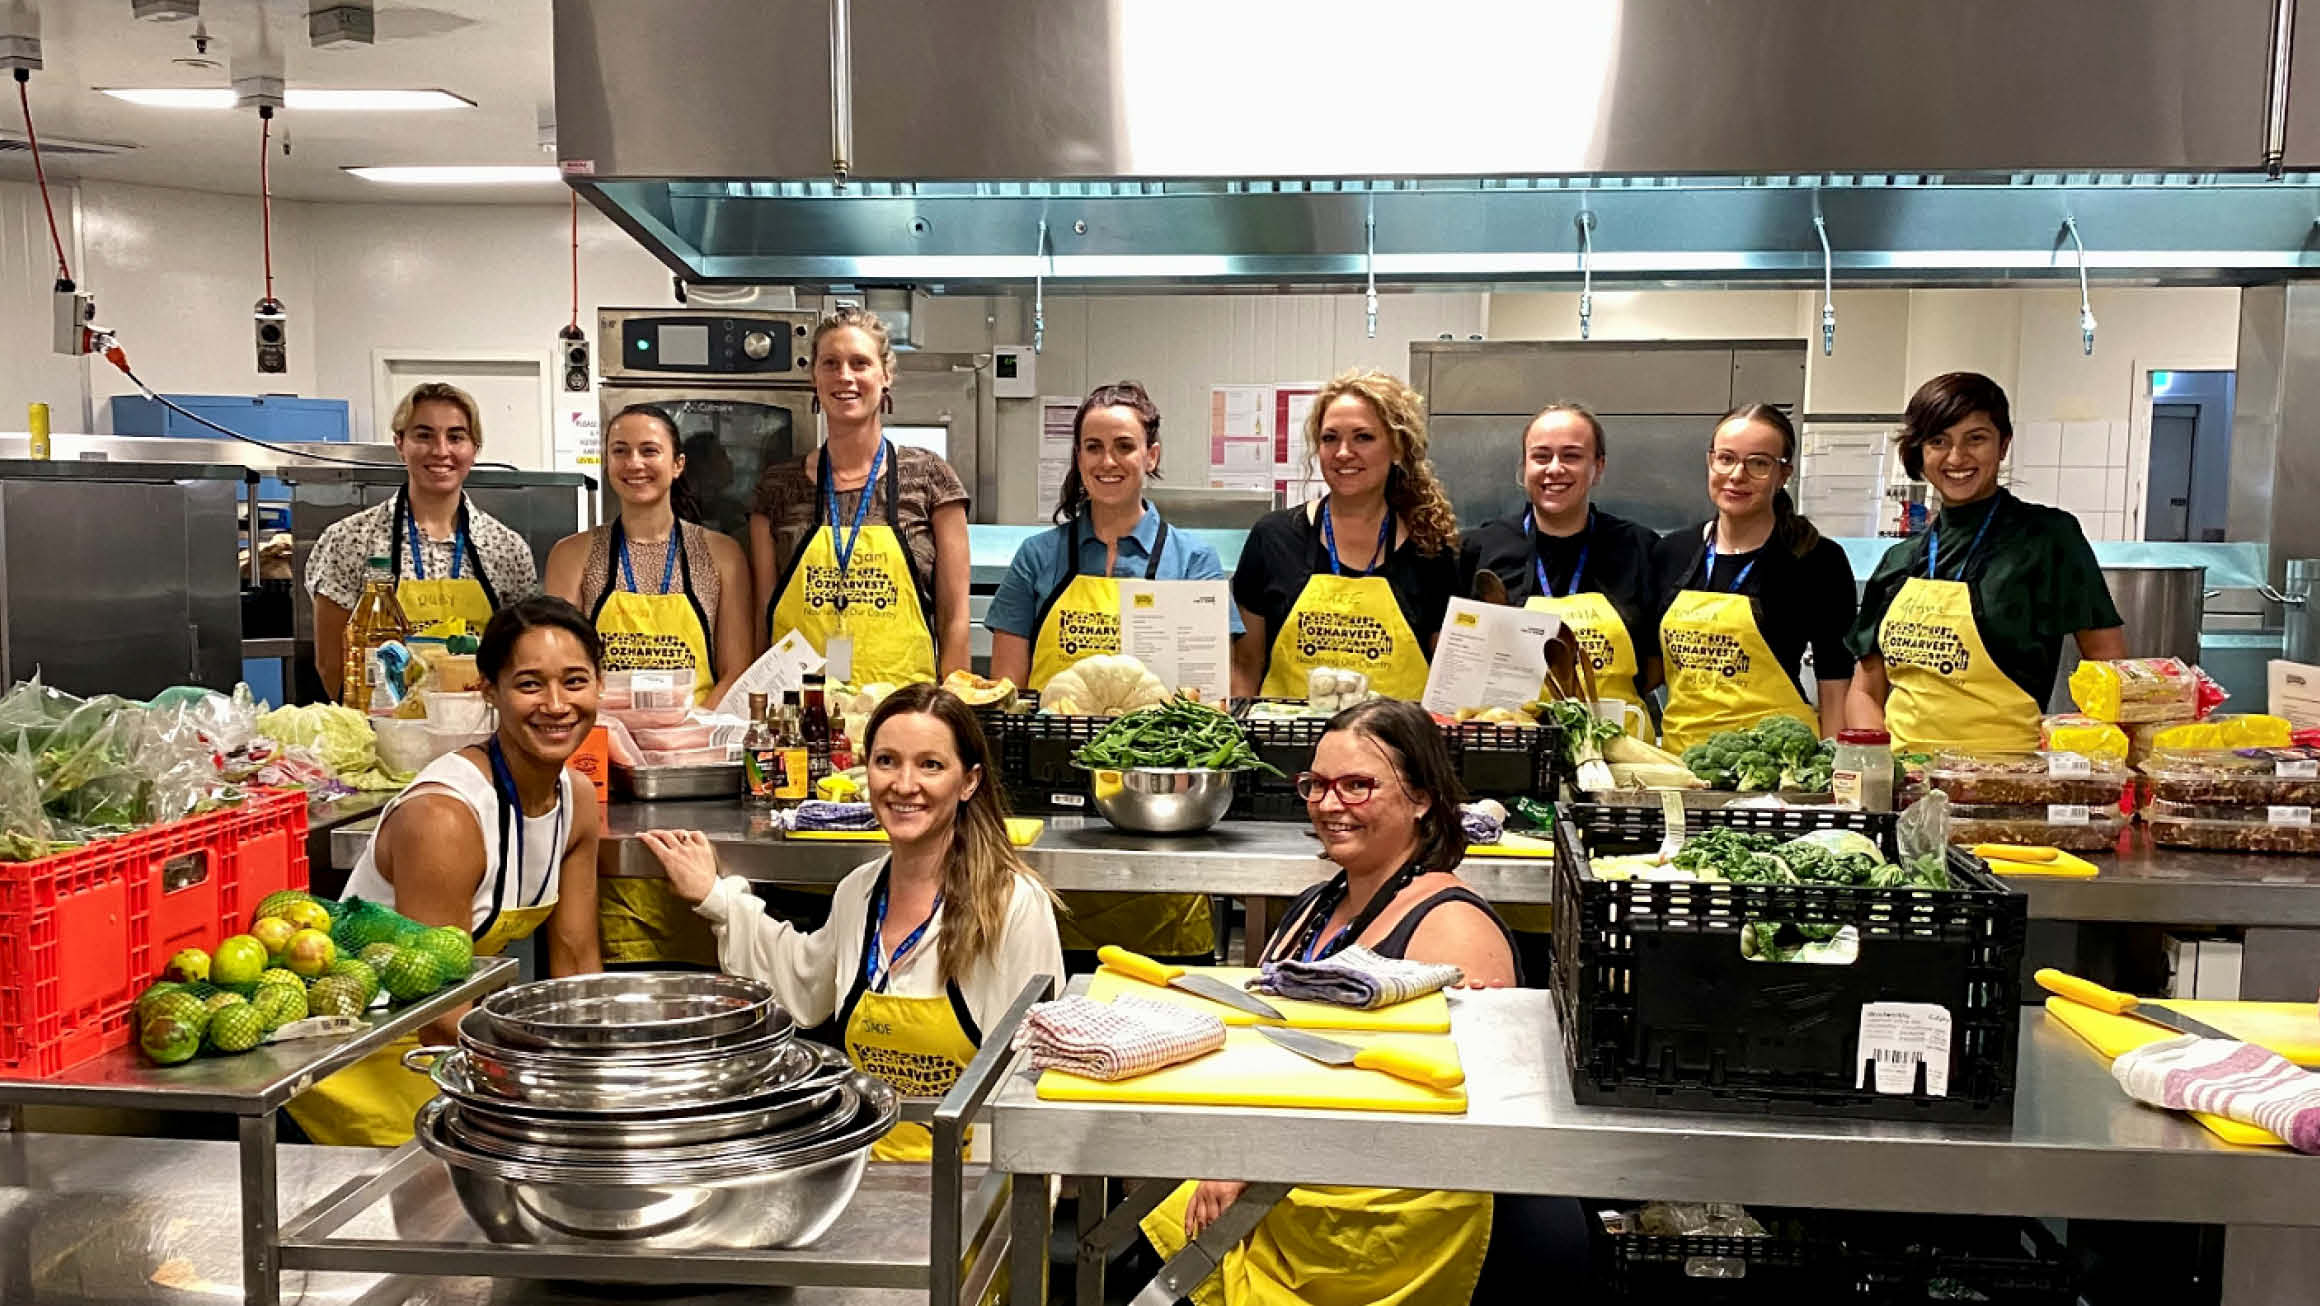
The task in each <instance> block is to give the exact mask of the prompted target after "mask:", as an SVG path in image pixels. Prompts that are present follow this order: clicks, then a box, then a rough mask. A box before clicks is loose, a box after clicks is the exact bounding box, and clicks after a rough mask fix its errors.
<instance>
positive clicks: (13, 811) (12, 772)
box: [0, 747, 55, 862]
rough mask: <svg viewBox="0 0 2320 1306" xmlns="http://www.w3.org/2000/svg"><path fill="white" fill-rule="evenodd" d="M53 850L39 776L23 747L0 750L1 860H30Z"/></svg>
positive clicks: (51, 832) (51, 835) (51, 834)
mask: <svg viewBox="0 0 2320 1306" xmlns="http://www.w3.org/2000/svg"><path fill="white" fill-rule="evenodd" d="M54 851H55V847H54V832H53V830H52V829H51V828H50V825H49V821H48V813H47V812H45V811H43V810H41V806H40V779H39V777H37V776H36V775H34V774H33V765H32V753H31V751H30V750H29V749H26V748H21V747H19V748H13V749H7V750H5V751H0V862H29V861H32V860H34V859H35V858H40V857H46V856H48V855H49V854H50V853H51V852H54Z"/></svg>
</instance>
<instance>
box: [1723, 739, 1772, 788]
mask: <svg viewBox="0 0 2320 1306" xmlns="http://www.w3.org/2000/svg"><path fill="white" fill-rule="evenodd" d="M1732 778H1733V779H1734V780H1735V781H1736V782H1737V787H1738V788H1741V789H1747V790H1762V791H1767V792H1769V791H1771V790H1774V789H1778V788H1780V759H1779V758H1777V757H1774V756H1773V755H1772V754H1770V753H1767V752H1765V751H1764V750H1762V749H1760V748H1759V749H1751V750H1749V751H1748V752H1745V753H1742V754H1741V755H1740V757H1739V760H1737V761H1735V762H1734V763H1733V764H1732Z"/></svg>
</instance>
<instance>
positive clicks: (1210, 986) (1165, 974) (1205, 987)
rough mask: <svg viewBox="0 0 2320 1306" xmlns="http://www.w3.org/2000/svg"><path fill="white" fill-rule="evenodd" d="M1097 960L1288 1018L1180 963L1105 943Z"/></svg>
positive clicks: (1265, 1015) (1259, 1013) (1132, 975)
mask: <svg viewBox="0 0 2320 1306" xmlns="http://www.w3.org/2000/svg"><path fill="white" fill-rule="evenodd" d="M1096 960H1097V961H1098V962H1100V963H1102V964H1103V965H1104V966H1105V967H1106V968H1108V969H1111V970H1115V971H1118V972H1119V973H1120V974H1122V975H1125V976H1127V977H1128V978H1129V979H1134V980H1142V981H1143V982H1145V983H1146V984H1154V985H1158V986H1160V987H1162V988H1171V989H1182V990H1184V991H1185V992H1186V993H1191V994H1196V995H1198V996H1200V997H1204V998H1207V999H1208V1000H1209V1001H1211V1002H1221V1003H1223V1004H1224V1005H1226V1006H1228V1007H1231V1008H1233V1009H1234V1010H1236V1011H1245V1012H1247V1013H1249V1014H1250V1015H1252V1016H1255V1017H1257V1018H1258V1019H1260V1020H1287V1019H1288V1017H1286V1016H1284V1015H1282V1014H1281V1009H1280V1008H1279V1007H1276V1006H1274V1005H1273V1004H1272V1003H1270V1002H1267V1001H1265V1000H1264V999H1263V998H1260V997H1257V996H1256V995H1255V994H1252V993H1244V992H1242V991H1241V990H1239V989H1236V988H1234V987H1233V986H1232V985H1230V984H1227V983H1225V982H1224V981H1223V980H1220V979H1216V978H1213V977H1211V976H1207V975H1194V974H1192V973H1191V972H1189V971H1187V970H1185V969H1184V968H1183V967H1182V966H1170V965H1167V964H1165V963H1162V962H1157V961H1154V960H1152V959H1151V958H1150V957H1147V956H1145V955H1144V954H1142V953H1140V952H1130V951H1128V950H1127V949H1126V948H1122V947H1118V946H1116V945H1113V944H1108V943H1107V944H1105V945H1104V946H1103V947H1101V948H1098V949H1096Z"/></svg>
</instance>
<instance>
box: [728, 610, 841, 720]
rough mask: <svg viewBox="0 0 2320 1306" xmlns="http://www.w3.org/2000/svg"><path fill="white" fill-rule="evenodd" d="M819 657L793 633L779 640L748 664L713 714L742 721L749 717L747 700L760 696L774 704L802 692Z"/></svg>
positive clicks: (812, 648) (804, 638)
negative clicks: (799, 690)
mask: <svg viewBox="0 0 2320 1306" xmlns="http://www.w3.org/2000/svg"><path fill="white" fill-rule="evenodd" d="M823 665H824V663H823V661H822V655H821V654H819V653H816V652H814V646H813V645H811V644H809V643H807V642H806V637H805V636H803V635H801V634H799V633H798V632H796V631H794V630H793V631H791V632H790V633H788V634H786V635H784V636H782V637H781V638H780V639H779V640H778V641H776V642H775V643H774V646H773V647H772V648H769V649H767V650H765V653H764V655H763V656H761V657H759V658H758V659H757V661H755V662H752V663H750V664H749V670H747V671H744V672H742V673H741V675H740V677H739V678H737V679H736V680H734V682H733V688H731V689H728V690H726V691H725V697H724V698H722V699H720V700H718V702H717V711H718V713H719V715H722V716H737V717H744V718H746V717H747V716H748V715H749V696H750V695H751V694H763V695H765V696H766V697H767V698H768V699H771V700H773V701H775V702H779V701H780V700H781V696H782V695H783V694H785V693H787V692H789V691H790V690H793V689H800V688H803V687H804V685H805V683H806V677H807V676H810V675H812V674H813V673H815V672H817V671H820V670H821V669H822V667H823Z"/></svg>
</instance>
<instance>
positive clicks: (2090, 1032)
mask: <svg viewBox="0 0 2320 1306" xmlns="http://www.w3.org/2000/svg"><path fill="white" fill-rule="evenodd" d="M2168 1005H2169V1006H2176V1005H2184V1006H2206V1007H2228V1006H2265V1007H2277V1006H2300V1005H2302V1004H2300V1003H2281V1002H2264V1003H2230V1002H2206V1003H2184V1004H2177V1003H2169V1004H2168ZM2046 1014H2047V1015H2049V1016H2052V1017H2054V1018H2055V1019H2056V1020H2059V1021H2061V1022H2062V1024H2063V1027H2064V1028H2065V1029H2068V1030H2069V1031H2070V1032H2071V1033H2073V1034H2076V1035H2078V1036H2079V1037H2080V1038H2083V1039H2085V1040H2086V1041H2087V1043H2088V1044H2089V1045H2091V1046H2092V1047H2093V1048H2094V1050H2095V1051H2096V1052H2098V1053H2100V1054H2101V1055H2102V1057H2103V1058H2104V1059H2105V1060H2116V1059H2117V1058H2118V1057H2119V1055H2120V1054H2121V1053H2124V1052H2129V1051H2132V1050H2133V1049H2135V1048H2139V1047H2142V1046H2143V1045H2144V1044H2146V1043H2157V1042H2159V1041H2161V1040H2162V1039H2170V1038H2176V1037H2179V1035H2177V1034H2176V1033H2175V1031H2174V1030H2171V1029H2167V1028H2165V1027H2163V1026H2159V1025H2154V1024H2152V1023H2151V1022H2150V1021H2147V1020H2137V1019H2135V1018H2134V1017H2133V1016H2114V1015H2112V1014H2111V1013H2109V1012H2107V1011H2097V1010H2095V1009H2094V1008H2093V1007H2089V1006H2085V1005H2082V1004H2080V1003H2076V1002H2072V1001H2071V1000H2070V999H2068V998H2057V997H2049V998H2048V999H2046ZM2183 1014H2185V1015H2187V1016H2188V1015H2192V1014H2194V1013H2192V1012H2189V1011H2186V1012H2184V1013H2183ZM2304 1015H2305V1018H2306V1019H2307V1020H2309V1019H2311V1018H2312V1012H2311V1010H2310V1009H2309V1008H2307V1009H2306V1010H2305V1012H2304ZM2199 1018H2200V1019H2202V1020H2208V1022H2209V1023H2210V1024H2214V1022H2213V1021H2212V1020H2209V1018H2208V1017H2207V1016H2206V1015H2204V1014H2202V1015H2200V1017H2199ZM2216 1028H2218V1029H2221V1028H2223V1026H2221V1025H2216ZM2272 1050H2273V1051H2275V1052H2278V1051H2279V1049H2278V1048H2273V1049H2272ZM2281 1055H2283V1056H2285V1055H2287V1054H2286V1053H2284V1052H2283V1053H2281ZM2122 1091H2123V1090H2122ZM2190 1116H2191V1118H2192V1119H2193V1120H2196V1121H2198V1122H2199V1123H2200V1124H2201V1125H2202V1126H2204V1127H2205V1128H2206V1129H2207V1132H2209V1133H2211V1134H2213V1135H2215V1136H2216V1137H2217V1138H2220V1139H2222V1140H2223V1141H2224V1142H2227V1143H2238V1144H2240V1145H2241V1146H2243V1147H2286V1146H2287V1144H2286V1143H2284V1142H2282V1141H2280V1139H2279V1137H2278V1136H2277V1135H2275V1134H2273V1133H2272V1132H2271V1131H2269V1130H2266V1129H2259V1128H2257V1127H2256V1126H2254V1125H2248V1124H2242V1123H2240V1122H2239V1121H2237V1120H2232V1119H2229V1118H2227V1117H2224V1116H2211V1115H2208V1114H2207V1113H2206V1112H2203V1111H2193V1112H2191V1113H2190Z"/></svg>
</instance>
